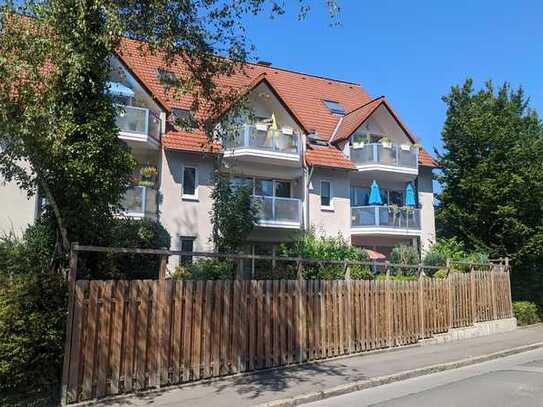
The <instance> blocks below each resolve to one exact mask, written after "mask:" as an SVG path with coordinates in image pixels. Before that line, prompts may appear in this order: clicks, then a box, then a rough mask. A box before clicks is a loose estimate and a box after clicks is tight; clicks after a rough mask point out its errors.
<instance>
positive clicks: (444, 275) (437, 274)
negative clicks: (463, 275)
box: [433, 269, 448, 279]
mask: <svg viewBox="0 0 543 407" xmlns="http://www.w3.org/2000/svg"><path fill="white" fill-rule="evenodd" d="M447 275H448V273H447V270H443V269H440V270H438V271H436V272H435V273H434V275H433V277H434V278H441V279H443V278H447Z"/></svg>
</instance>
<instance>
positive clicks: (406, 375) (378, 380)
mask: <svg viewBox="0 0 543 407" xmlns="http://www.w3.org/2000/svg"><path fill="white" fill-rule="evenodd" d="M538 348H543V342H537V343H533V344H531V345H524V346H518V347H516V348H510V349H506V350H502V351H499V352H494V353H489V354H486V355H481V356H475V357H471V358H466V359H461V360H457V361H454V362H448V363H441V364H437V365H432V366H426V367H422V368H419V369H413V370H406V371H403V372H400V373H394V374H391V375H388V376H380V377H375V378H373V379H368V380H361V381H358V382H355V383H349V384H344V385H341V386H336V387H332V388H330V389H326V390H322V391H318V392H314V393H306V394H301V395H298V396H294V397H290V398H286V399H280V400H274V401H270V402H267V403H264V404H259V405H258V406H257V407H292V406H299V405H302V404H306V403H313V402H315V401H319V400H324V399H328V398H331V397H337V396H341V395H343V394H348V393H353V392H356V391H360V390H365V389H369V388H371V387H377V386H381V385H383V384H388V383H394V382H398V381H402V380H407V379H411V378H414V377H419V376H425V375H429V374H432V373H438V372H444V371H446V370H452V369H458V368H461V367H465V366H470V365H475V364H477V363H482V362H487V361H490V360H493V359H499V358H504V357H507V356H511V355H515V354H517V353H522V352H528V351H531V350H534V349H538Z"/></svg>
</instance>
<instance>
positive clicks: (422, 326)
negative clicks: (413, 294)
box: [418, 270, 426, 339]
mask: <svg viewBox="0 0 543 407" xmlns="http://www.w3.org/2000/svg"><path fill="white" fill-rule="evenodd" d="M418 283H419V316H420V339H424V338H425V336H426V329H425V325H426V320H425V318H424V271H423V270H421V272H420V273H419V281H418Z"/></svg>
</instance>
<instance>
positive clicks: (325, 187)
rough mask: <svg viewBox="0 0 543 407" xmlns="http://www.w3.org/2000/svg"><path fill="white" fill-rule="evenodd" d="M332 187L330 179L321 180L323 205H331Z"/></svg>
mask: <svg viewBox="0 0 543 407" xmlns="http://www.w3.org/2000/svg"><path fill="white" fill-rule="evenodd" d="M330 189H331V188H330V183H329V182H328V181H322V182H321V206H330V195H331V194H330Z"/></svg>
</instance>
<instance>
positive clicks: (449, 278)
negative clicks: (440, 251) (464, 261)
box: [446, 259, 454, 329]
mask: <svg viewBox="0 0 543 407" xmlns="http://www.w3.org/2000/svg"><path fill="white" fill-rule="evenodd" d="M446 267H447V292H448V296H449V299H448V302H449V329H451V328H452V327H453V316H454V311H453V306H454V304H453V291H452V290H453V287H452V279H453V273H452V271H451V263H450V260H449V259H447V265H446Z"/></svg>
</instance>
